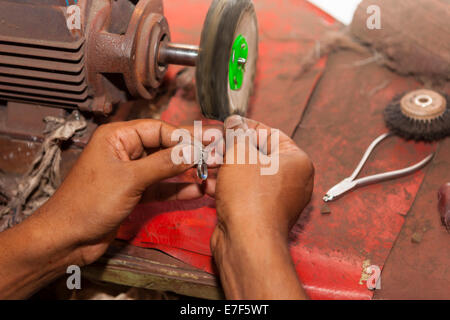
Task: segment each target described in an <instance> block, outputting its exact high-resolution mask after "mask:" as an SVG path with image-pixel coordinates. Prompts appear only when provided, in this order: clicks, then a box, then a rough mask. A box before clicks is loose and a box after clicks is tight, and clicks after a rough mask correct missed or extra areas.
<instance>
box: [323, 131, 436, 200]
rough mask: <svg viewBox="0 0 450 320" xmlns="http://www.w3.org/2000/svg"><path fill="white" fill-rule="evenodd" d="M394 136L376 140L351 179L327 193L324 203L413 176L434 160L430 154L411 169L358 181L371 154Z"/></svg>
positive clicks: (380, 137) (383, 136)
mask: <svg viewBox="0 0 450 320" xmlns="http://www.w3.org/2000/svg"><path fill="white" fill-rule="evenodd" d="M392 135H393V134H392V133H385V134H383V135H381V136H379V137H378V138H377V139H375V141H373V142H372V144H371V145H370V146H369V148H368V149H367V150H366V153H365V154H364V156H363V158H362V159H361V162H360V163H359V164H358V167H357V168H356V170H355V171H354V172H353V174H352V175H351V176H350V177H348V178H345V179H344V180H342V181H341V182H339V183H338V184H337V185H335V186H334V187H333V188H331V189H330V190H329V191H328V192H327V194H326V195H325V196H324V197H323V201H325V202H330V201H333V200H335V199H336V198H338V197H340V196H341V195H343V194H344V193H346V192H348V191H350V190H353V189H356V188H359V187H361V186H365V185H368V184H372V183H377V182H381V181H386V180H390V179H396V178H399V177H402V176H406V175H408V174H411V173H413V172H415V171H417V170H419V169H421V168H423V167H424V166H426V165H427V164H428V163H429V162H430V161H431V159H433V157H434V153H432V154H430V155H429V156H428V157H426V158H425V159H423V160H422V161H420V162H419V163H417V164H415V165H413V166H411V167H408V168H405V169H401V170H396V171H390V172H385V173H380V174H376V175H373V176H369V177H365V178H361V179H356V177H357V176H358V174H359V173H360V171H361V169H362V168H363V167H364V164H365V163H366V162H367V159H368V158H369V156H370V155H371V153H372V152H373V150H374V149H375V147H376V146H377V145H378V144H379V143H380V142H382V141H383V140H384V139H386V138H388V137H390V136H392Z"/></svg>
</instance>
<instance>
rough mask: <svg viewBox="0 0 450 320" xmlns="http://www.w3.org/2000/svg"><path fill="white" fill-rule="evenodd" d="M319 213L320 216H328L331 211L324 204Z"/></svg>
mask: <svg viewBox="0 0 450 320" xmlns="http://www.w3.org/2000/svg"><path fill="white" fill-rule="evenodd" d="M320 213H321V214H330V213H331V209H330V207H328V205H327V204H326V203H325V204H324V205H323V206H322V209H321V210H320Z"/></svg>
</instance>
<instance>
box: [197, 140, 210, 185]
mask: <svg viewBox="0 0 450 320" xmlns="http://www.w3.org/2000/svg"><path fill="white" fill-rule="evenodd" d="M206 161H207V155H206V153H205V150H204V149H203V148H202V151H201V154H200V161H199V162H198V164H197V176H198V177H199V178H200V179H202V180H203V181H205V180H206V179H208V165H207V164H206Z"/></svg>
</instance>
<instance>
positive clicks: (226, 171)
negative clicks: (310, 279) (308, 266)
mask: <svg viewBox="0 0 450 320" xmlns="http://www.w3.org/2000/svg"><path fill="white" fill-rule="evenodd" d="M225 129H234V130H236V129H242V130H243V131H241V132H240V133H238V134H237V135H238V136H242V135H245V134H246V133H247V134H248V132H249V131H247V132H246V130H248V129H250V130H255V132H256V136H257V137H258V138H257V139H254V141H253V142H251V139H250V142H249V143H245V140H241V141H239V139H235V141H233V143H230V141H229V138H227V141H226V142H227V147H226V148H225V164H223V165H222V166H221V167H220V168H219V172H218V176H217V182H216V188H215V191H216V192H215V193H216V194H215V197H216V207H217V215H218V225H217V227H216V229H215V231H214V233H213V236H212V238H211V250H212V252H213V255H214V258H215V261H216V265H217V267H218V269H219V272H220V276H221V279H222V285H223V287H224V291H225V294H226V296H227V298H230V299H306V298H307V296H306V294H305V292H304V290H303V288H302V286H301V284H300V281H299V279H298V278H297V274H296V271H295V268H294V265H293V263H292V259H291V256H290V253H289V248H288V233H289V231H290V229H291V228H292V226H293V225H294V224H295V222H296V221H297V219H298V217H299V215H300V213H301V212H302V210H303V209H304V208H305V206H306V205H307V203H308V202H309V200H310V197H311V194H312V189H313V181H314V167H313V165H312V162H311V160H310V159H309V157H308V156H307V155H306V154H305V153H304V152H303V151H302V150H300V149H299V148H298V147H297V145H296V144H295V143H294V142H293V141H292V140H291V139H290V138H289V137H288V136H286V135H285V134H284V133H282V132H279V139H272V137H274V138H276V137H277V132H272V134H271V128H269V127H267V126H265V125H263V124H261V123H258V122H256V121H253V120H249V119H245V118H241V117H239V116H232V117H230V118H228V119H227V120H226V121H225ZM262 130H267V131H266V132H268V135H267V139H264V138H263V136H259V133H260V131H262ZM237 150H241V151H242V150H245V155H246V159H247V163H246V164H237V159H236V157H237V155H238V153H239V152H238V151H237ZM265 150H267V151H265ZM255 151H257V153H258V155H259V156H258V161H257V162H256V164H249V162H248V159H250V154H251V152H255ZM261 151H263V152H262V153H261ZM265 153H266V154H267V156H270V157H271V158H270V160H271V161H278V163H279V167H278V172H276V173H274V174H273V175H262V174H261V173H262V168H264V167H265V166H266V165H265V164H263V163H262V161H261V160H260V159H263V160H264V159H265V158H264V154H265ZM230 154H232V156H231V158H233V157H234V159H229V155H230ZM230 160H233V161H232V163H231V164H230ZM272 271H273V272H272Z"/></svg>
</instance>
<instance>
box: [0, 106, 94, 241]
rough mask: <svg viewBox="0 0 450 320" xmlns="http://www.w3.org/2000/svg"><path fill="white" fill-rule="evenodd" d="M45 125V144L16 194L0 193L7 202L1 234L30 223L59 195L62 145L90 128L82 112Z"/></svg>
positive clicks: (0, 215)
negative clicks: (26, 222) (27, 219)
mask: <svg viewBox="0 0 450 320" xmlns="http://www.w3.org/2000/svg"><path fill="white" fill-rule="evenodd" d="M44 121H45V123H46V128H45V131H44V133H45V138H44V142H43V143H42V146H41V149H40V151H39V152H38V154H37V155H36V158H35V159H34V161H33V163H32V164H31V166H30V169H29V170H28V172H27V173H26V174H25V175H24V176H23V177H22V178H20V179H19V180H18V182H17V185H16V186H15V187H13V188H12V190H0V195H1V196H2V198H3V199H6V200H7V201H4V202H7V204H6V205H5V206H3V207H2V206H0V232H1V231H3V230H5V229H7V228H10V227H12V226H14V225H16V224H18V223H20V222H21V221H23V220H24V219H26V218H27V217H28V216H30V215H31V214H32V213H33V212H34V211H36V210H37V209H38V208H39V207H40V206H42V205H43V204H44V203H45V202H46V201H47V200H48V199H49V198H50V197H51V196H52V195H53V194H54V193H55V191H56V189H57V188H58V187H59V185H60V184H61V173H60V163H61V144H62V143H63V142H64V141H68V140H70V139H71V138H72V137H73V136H74V135H76V134H77V133H80V132H81V131H82V130H84V129H85V128H86V126H87V122H86V120H85V119H84V118H83V116H82V115H81V114H80V113H79V112H78V111H74V112H73V113H72V114H71V115H70V116H69V117H67V118H65V119H64V118H58V117H46V118H44ZM0 188H1V186H0Z"/></svg>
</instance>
